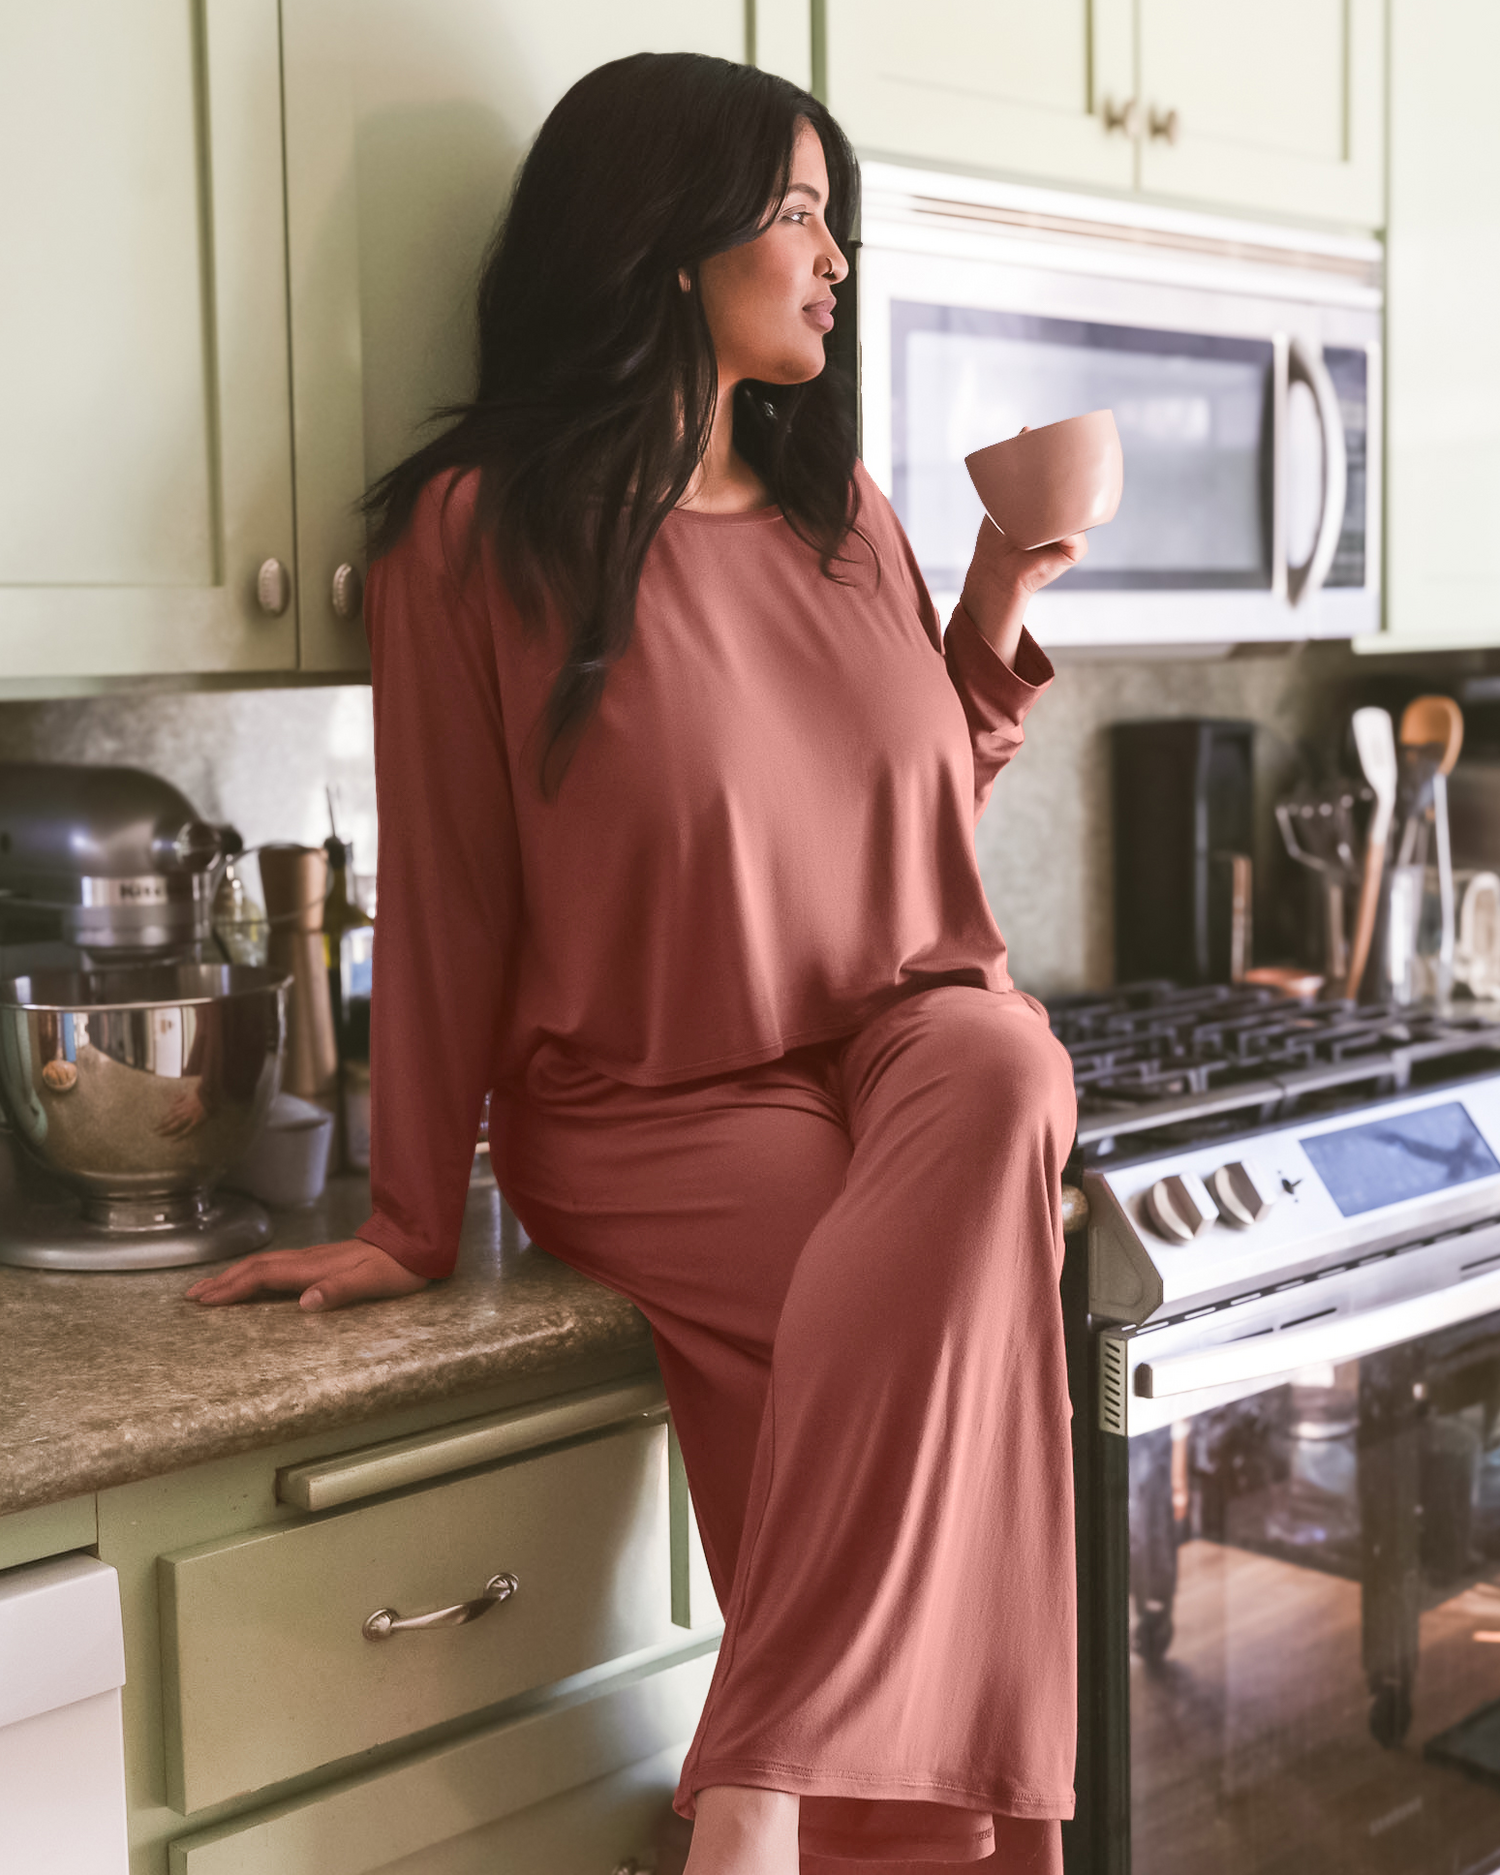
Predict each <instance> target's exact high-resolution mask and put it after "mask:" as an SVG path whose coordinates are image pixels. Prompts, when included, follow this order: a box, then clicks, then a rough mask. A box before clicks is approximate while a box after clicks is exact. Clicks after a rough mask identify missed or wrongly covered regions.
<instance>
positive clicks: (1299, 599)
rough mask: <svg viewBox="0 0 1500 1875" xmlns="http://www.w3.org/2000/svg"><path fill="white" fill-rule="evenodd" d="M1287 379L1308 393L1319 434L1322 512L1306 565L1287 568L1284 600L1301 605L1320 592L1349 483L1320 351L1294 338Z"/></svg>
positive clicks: (1340, 427) (1335, 400)
mask: <svg viewBox="0 0 1500 1875" xmlns="http://www.w3.org/2000/svg"><path fill="white" fill-rule="evenodd" d="M1286 378H1287V387H1288V389H1290V387H1291V386H1292V385H1293V384H1296V383H1298V382H1301V383H1303V384H1305V385H1306V386H1307V388H1308V389H1309V390H1310V391H1311V392H1312V394H1313V402H1314V403H1315V404H1316V406H1317V411H1318V423H1319V425H1320V427H1321V429H1322V431H1323V510H1322V513H1321V515H1320V516H1319V518H1318V538H1317V540H1316V541H1315V542H1314V545H1313V550H1312V557H1311V559H1309V561H1308V562H1307V565H1306V566H1289V567H1288V568H1287V570H1286V594H1287V598H1288V600H1289V601H1290V602H1291V604H1293V605H1301V604H1302V603H1303V601H1304V600H1307V599H1310V598H1312V596H1313V594H1314V593H1316V592H1318V591H1319V590H1320V589H1321V587H1322V585H1323V582H1324V580H1325V579H1327V577H1328V574H1329V571H1330V569H1331V568H1332V566H1333V556H1334V554H1335V553H1336V552H1337V551H1338V544H1339V535H1340V533H1341V532H1342V531H1343V526H1344V500H1345V496H1346V494H1347V492H1348V484H1349V455H1348V451H1347V450H1346V448H1345V446H1344V420H1343V418H1342V416H1341V415H1340V414H1339V394H1338V392H1337V391H1336V390H1335V389H1334V387H1333V379H1332V378H1331V377H1330V376H1329V375H1328V367H1327V365H1325V364H1324V362H1323V352H1322V349H1321V347H1319V346H1317V345H1308V344H1305V343H1304V342H1303V341H1302V340H1301V339H1299V338H1294V339H1293V340H1292V341H1291V343H1290V344H1289V345H1288V347H1287V370H1286Z"/></svg>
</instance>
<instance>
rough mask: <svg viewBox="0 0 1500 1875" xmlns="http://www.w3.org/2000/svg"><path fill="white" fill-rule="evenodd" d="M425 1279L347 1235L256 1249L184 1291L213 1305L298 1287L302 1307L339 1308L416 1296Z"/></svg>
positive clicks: (189, 1296)
mask: <svg viewBox="0 0 1500 1875" xmlns="http://www.w3.org/2000/svg"><path fill="white" fill-rule="evenodd" d="M427 1280H428V1279H427V1278H426V1277H425V1276H418V1275H416V1274H415V1272H413V1271H412V1270H409V1269H407V1267H406V1266H405V1264H404V1263H398V1262H397V1261H396V1259H395V1258H394V1257H392V1256H387V1255H386V1253H385V1251H384V1250H380V1249H377V1248H376V1246H375V1245H374V1244H372V1243H366V1242H365V1240H364V1239H363V1238H362V1237H346V1238H345V1239H344V1240H343V1242H341V1243H320V1244H313V1245H311V1246H310V1247H309V1248H308V1249H306V1250H258V1251H257V1252H256V1253H255V1255H254V1256H248V1257H241V1258H240V1260H239V1262H238V1263H231V1264H230V1266H229V1268H228V1269H227V1270H220V1272H219V1274H218V1275H217V1276H204V1277H202V1278H201V1279H200V1280H199V1281H198V1282H195V1283H194V1284H193V1285H192V1286H191V1287H190V1288H189V1289H186V1290H184V1292H183V1293H184V1295H185V1296H187V1297H188V1298H189V1299H190V1300H191V1301H194V1302H201V1303H203V1304H204V1305H205V1306H206V1307H210V1308H212V1307H216V1306H218V1305H219V1304H220V1303H224V1302H248V1301H249V1300H250V1299H251V1298H252V1297H253V1296H264V1295H282V1294H286V1293H287V1292H289V1291H291V1290H294V1289H295V1290H300V1291H301V1294H300V1296H299V1297H298V1301H299V1303H300V1304H301V1306H302V1307H303V1308H304V1309H340V1308H343V1307H344V1305H345V1304H346V1303H349V1302H367V1301H371V1300H375V1299H379V1298H381V1297H384V1296H410V1295H415V1294H416V1292H417V1290H419V1289H425V1288H426V1287H427Z"/></svg>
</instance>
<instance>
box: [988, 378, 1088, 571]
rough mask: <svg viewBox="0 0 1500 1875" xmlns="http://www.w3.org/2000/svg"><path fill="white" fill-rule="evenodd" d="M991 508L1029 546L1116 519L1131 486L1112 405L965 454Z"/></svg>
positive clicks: (1008, 530)
mask: <svg viewBox="0 0 1500 1875" xmlns="http://www.w3.org/2000/svg"><path fill="white" fill-rule="evenodd" d="M964 467H965V468H966V469H967V470H968V471H969V479H970V480H971V481H972V482H973V484H974V486H975V488H976V489H977V490H978V491H979V499H980V500H981V501H982V502H983V503H984V511H985V513H986V514H987V515H988V516H989V517H990V519H991V520H992V521H993V522H994V523H995V525H996V527H998V528H999V529H1000V531H1001V533H1002V534H1004V535H1006V536H1007V538H1008V539H1010V540H1011V541H1013V542H1014V543H1015V545H1016V546H1017V547H1022V548H1025V549H1027V550H1028V551H1029V550H1030V549H1031V548H1033V547H1044V546H1046V545H1047V544H1048V542H1050V541H1054V540H1062V539H1063V538H1064V537H1065V536H1066V535H1069V534H1082V533H1085V532H1086V531H1087V530H1088V529H1089V528H1091V527H1102V526H1103V524H1104V523H1105V522H1106V521H1112V520H1113V519H1114V516H1115V510H1116V509H1117V508H1118V507H1119V505H1120V494H1121V490H1122V489H1123V488H1124V485H1125V461H1124V457H1123V456H1122V454H1121V452H1120V432H1119V431H1118V430H1117V429H1116V428H1115V413H1114V412H1113V411H1112V410H1091V411H1090V412H1089V413H1088V415H1087V416H1083V417H1066V418H1064V420H1063V421H1062V422H1061V423H1049V424H1046V425H1045V426H1044V427H1043V428H1041V429H1039V430H1023V431H1022V432H1021V434H1020V435H1019V436H1011V437H1007V438H1006V440H1005V441H1004V442H1003V443H991V444H990V446H989V448H988V449H976V450H975V451H974V453H973V455H971V456H965V457H964Z"/></svg>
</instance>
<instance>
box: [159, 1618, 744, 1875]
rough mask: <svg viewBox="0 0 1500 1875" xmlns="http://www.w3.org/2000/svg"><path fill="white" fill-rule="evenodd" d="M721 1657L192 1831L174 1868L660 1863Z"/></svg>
mask: <svg viewBox="0 0 1500 1875" xmlns="http://www.w3.org/2000/svg"><path fill="white" fill-rule="evenodd" d="M698 1645H699V1646H700V1647H701V1645H702V1644H701V1643H698ZM713 1669H714V1655H713V1652H712V1651H711V1650H710V1651H704V1652H699V1653H698V1654H696V1655H695V1656H693V1657H691V1658H688V1659H686V1660H679V1661H677V1662H675V1663H669V1664H666V1665H664V1666H663V1667H661V1668H660V1669H659V1670H658V1671H657V1672H655V1673H648V1674H646V1675H645V1676H644V1677H643V1678H630V1679H628V1680H627V1681H626V1682H625V1683H624V1684H610V1685H606V1686H605V1687H604V1689H603V1690H602V1691H600V1692H598V1693H596V1694H595V1695H594V1696H593V1697H591V1698H588V1699H584V1700H575V1701H574V1702H573V1703H572V1704H568V1705H563V1706H560V1707H554V1708H551V1709H548V1710H545V1711H542V1712H536V1713H528V1714H526V1715H525V1716H524V1717H522V1718H517V1719H509V1720H505V1721H502V1722H501V1723H499V1724H496V1725H491V1726H485V1727H483V1728H481V1729H479V1730H477V1731H475V1732H473V1733H471V1734H469V1735H467V1736H465V1737H463V1738H459V1739H456V1740H451V1741H449V1742H447V1743H445V1744H441V1745H434V1746H429V1747H428V1748H426V1749H425V1750H422V1751H417V1752H413V1753H412V1754H411V1755H410V1756H409V1757H407V1758H403V1759H401V1760H399V1761H398V1762H396V1763H395V1764H390V1765H386V1766H384V1767H383V1768H382V1769H380V1770H379V1771H375V1772H371V1773H369V1774H368V1775H365V1776H361V1777H352V1778H346V1779H343V1780H342V1781H340V1782H339V1783H336V1784H332V1785H329V1786H328V1787H327V1788H326V1789H323V1790H317V1791H313V1792H310V1793H308V1794H306V1795H304V1796H301V1797H297V1798H294V1799H293V1800H292V1801H290V1802H288V1803H278V1804H275V1805H272V1806H270V1807H268V1808H267V1809H265V1810H261V1811H257V1812H254V1813H252V1814H251V1815H249V1816H241V1817H236V1818H234V1819H233V1820H232V1821H230V1822H227V1823H219V1824H216V1825H214V1826H212V1827H210V1828H208V1829H203V1830H199V1831H195V1832H194V1833H193V1834H192V1835H188V1836H180V1837H179V1838H178V1839H177V1841H176V1842H174V1843H173V1844H172V1848H171V1858H170V1875H375V1872H376V1871H381V1872H382V1875H384V1872H386V1871H397V1870H399V1871H401V1875H410V1872H413V1871H421V1875H439V1872H441V1875H456V1872H457V1871H459V1870H471V1869H472V1870H477V1871H481V1875H609V1871H610V1870H611V1869H613V1868H615V1867H616V1866H617V1865H618V1864H620V1863H622V1862H626V1861H628V1860H629V1858H631V1857H632V1856H633V1857H635V1858H636V1859H637V1860H638V1861H639V1862H641V1863H643V1864H644V1865H645V1866H647V1867H650V1866H651V1864H652V1863H653V1861H654V1860H655V1857H654V1856H653V1855H652V1854H651V1853H650V1849H651V1843H652V1839H653V1837H654V1835H655V1832H656V1829H657V1827H658V1826H659V1825H660V1823H661V1821H662V1818H663V1816H664V1814H665V1813H666V1812H667V1811H668V1810H670V1808H671V1802H672V1791H673V1789H674V1787H675V1785H676V1782H677V1778H678V1775H679V1773H680V1771H681V1769H682V1761H683V1758H684V1757H685V1755H686V1753H687V1747H688V1741H689V1740H690V1739H691V1737H692V1735H693V1731H694V1728H695V1727H696V1726H697V1723H698V1718H699V1714H700V1713H701V1712H702V1710H703V1701H704V1699H705V1697H706V1696H707V1693H708V1687H709V1681H710V1680H711V1678H712V1676H713Z"/></svg>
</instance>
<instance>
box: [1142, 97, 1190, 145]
mask: <svg viewBox="0 0 1500 1875" xmlns="http://www.w3.org/2000/svg"><path fill="white" fill-rule="evenodd" d="M1146 128H1147V129H1148V130H1149V131H1150V132H1151V135H1152V136H1153V137H1162V138H1164V139H1165V140H1166V141H1167V142H1168V143H1173V144H1175V143H1176V141H1177V139H1178V137H1179V136H1180V135H1181V134H1182V119H1181V118H1180V117H1179V116H1178V115H1177V113H1176V111H1175V110H1171V111H1159V110H1157V108H1156V106H1155V105H1154V104H1153V105H1152V106H1151V110H1150V114H1149V116H1148V117H1147V120H1146Z"/></svg>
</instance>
